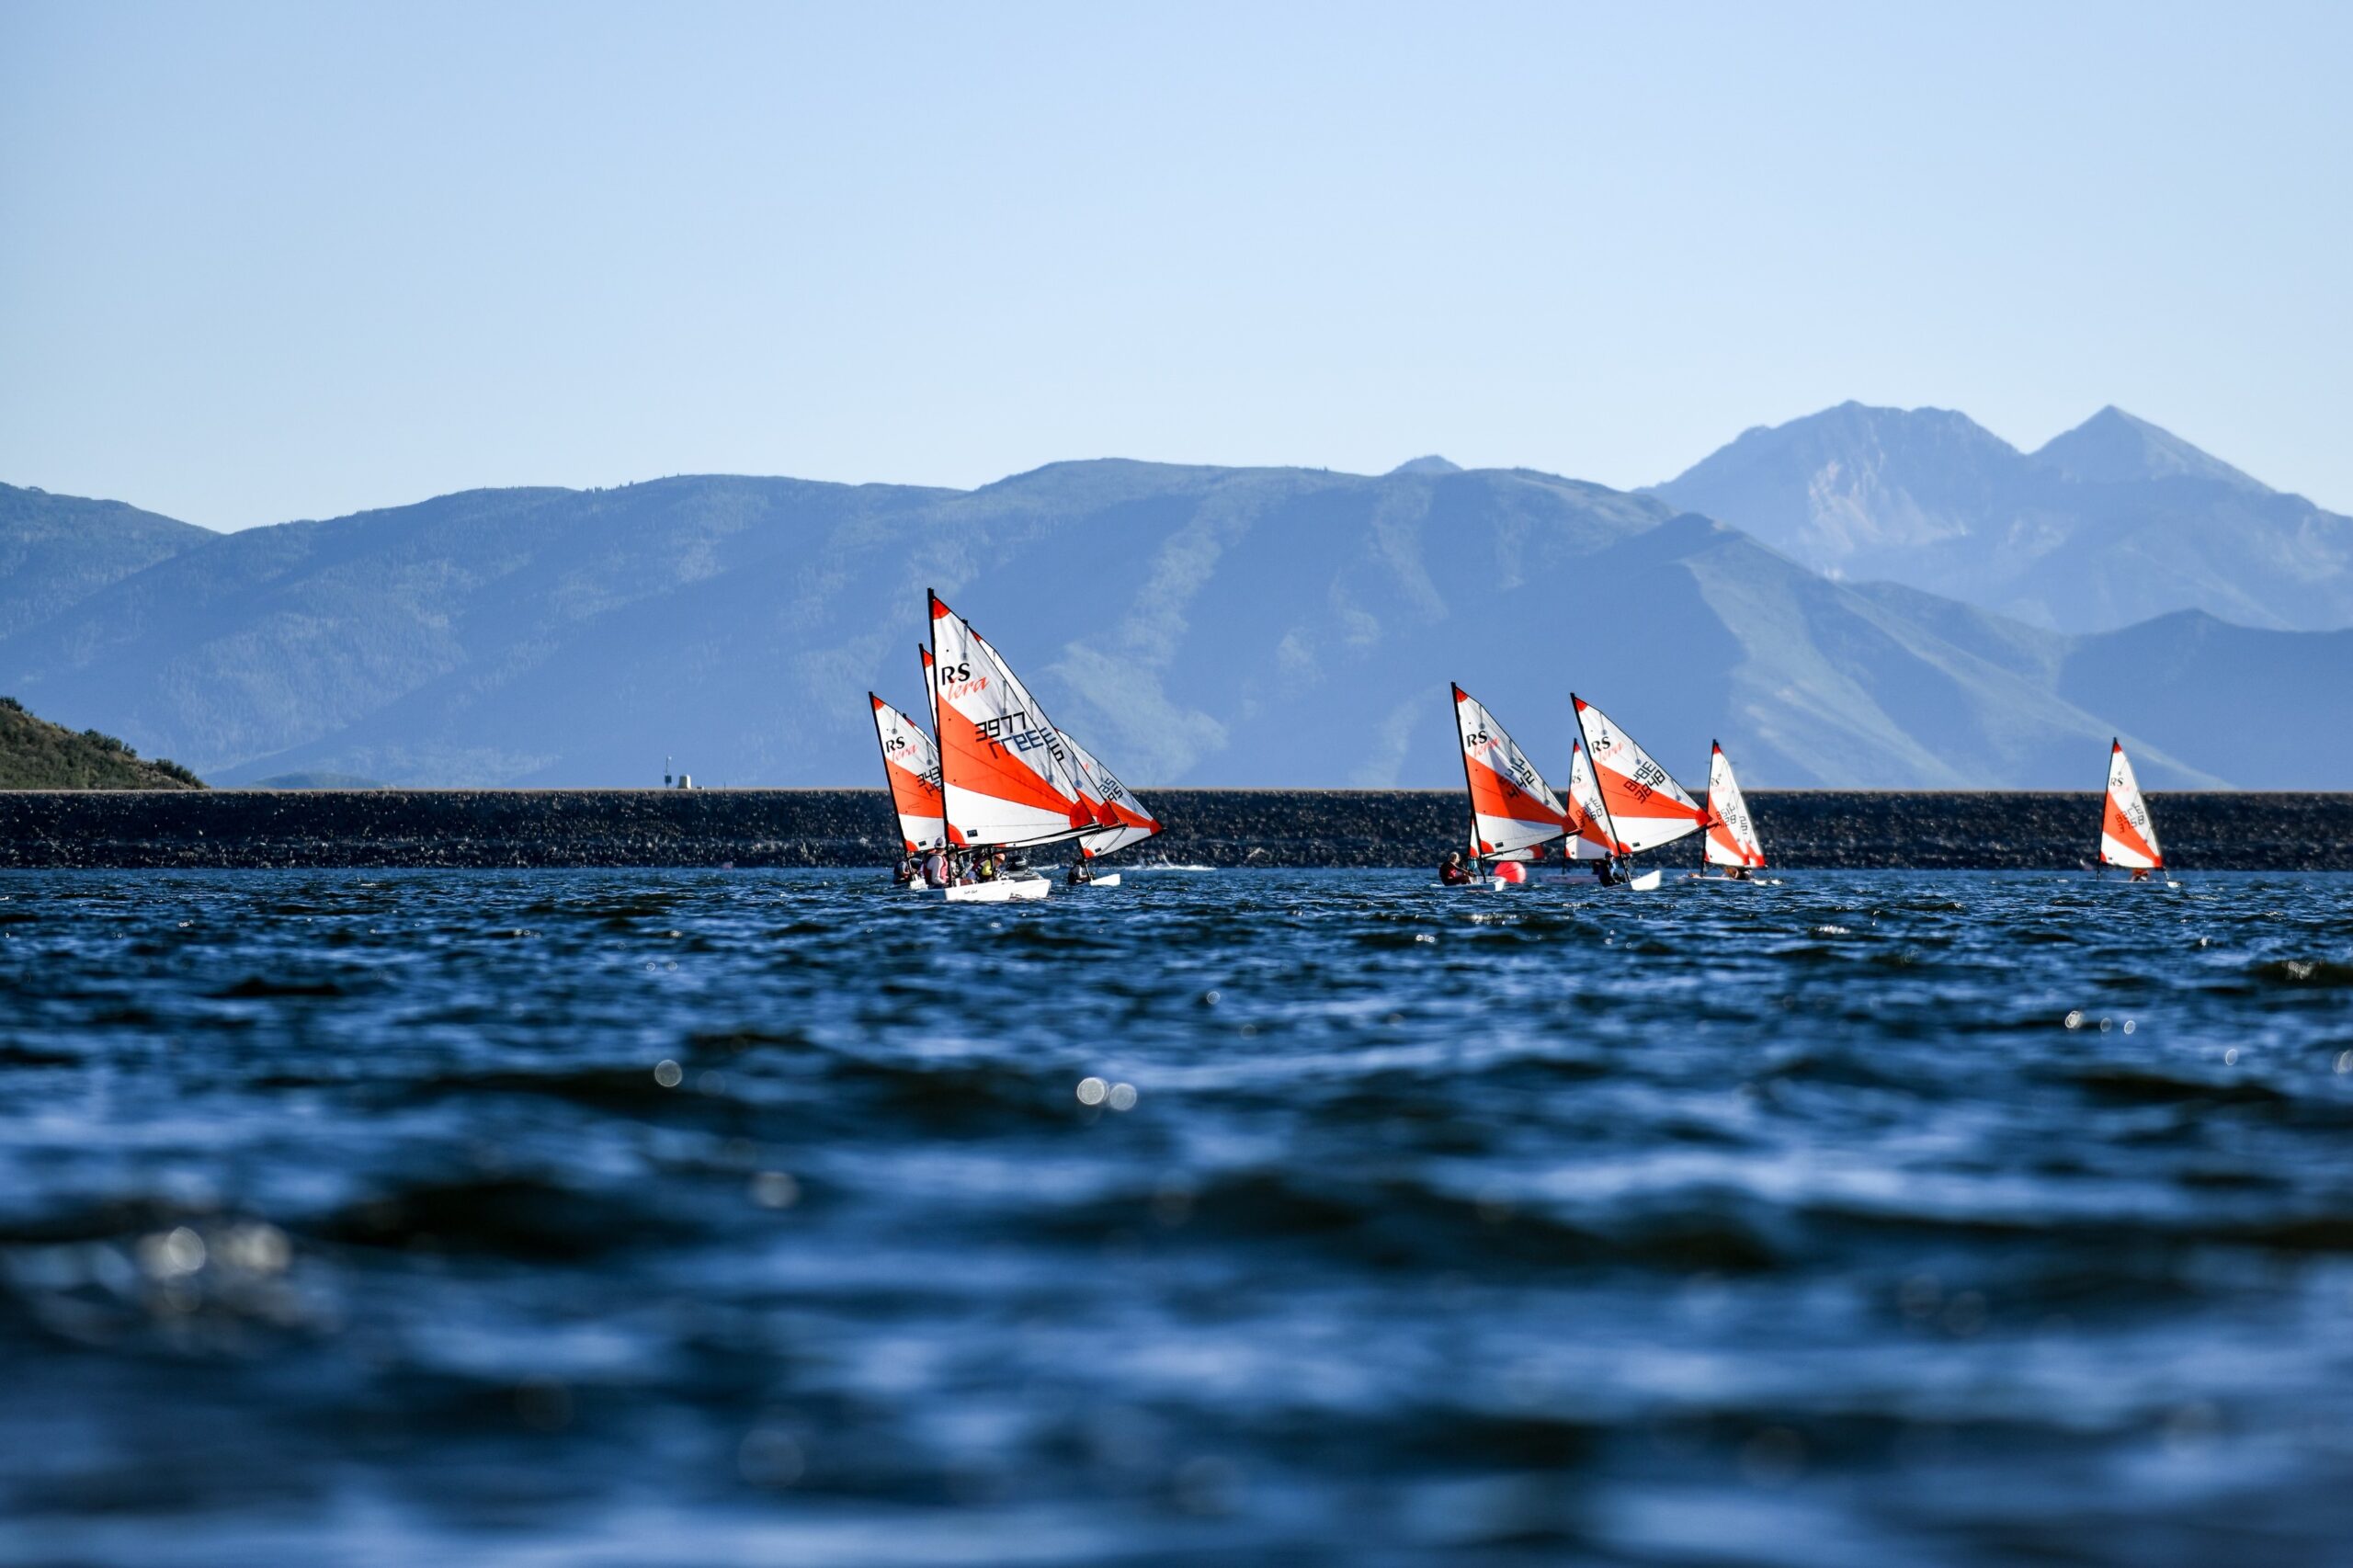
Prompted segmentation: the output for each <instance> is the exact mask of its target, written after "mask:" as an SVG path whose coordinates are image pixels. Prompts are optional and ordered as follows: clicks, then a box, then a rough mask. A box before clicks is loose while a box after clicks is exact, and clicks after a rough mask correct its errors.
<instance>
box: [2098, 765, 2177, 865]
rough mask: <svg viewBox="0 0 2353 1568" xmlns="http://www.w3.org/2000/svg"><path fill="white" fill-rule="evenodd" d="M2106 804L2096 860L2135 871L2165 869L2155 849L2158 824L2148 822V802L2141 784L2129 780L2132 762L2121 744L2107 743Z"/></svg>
mask: <svg viewBox="0 0 2353 1568" xmlns="http://www.w3.org/2000/svg"><path fill="white" fill-rule="evenodd" d="M2109 747H2110V749H2109V754H2108V805H2107V807H2106V809H2105V810H2104V811H2103V812H2101V814H2100V824H2099V858H2100V863H2101V864H2102V865H2106V866H2129V867H2131V869H2134V870H2136V871H2143V870H2145V871H2154V870H2160V869H2163V868H2164V866H2165V855H2164V852H2163V851H2161V850H2159V849H2158V847H2157V824H2154V823H2153V822H2151V821H2150V820H2149V805H2148V802H2147V801H2143V800H2142V799H2141V781H2140V780H2139V779H2137V778H2133V777H2132V759H2131V758H2130V757H2128V756H2125V755H2124V743H2123V742H2121V741H2111V742H2109Z"/></svg>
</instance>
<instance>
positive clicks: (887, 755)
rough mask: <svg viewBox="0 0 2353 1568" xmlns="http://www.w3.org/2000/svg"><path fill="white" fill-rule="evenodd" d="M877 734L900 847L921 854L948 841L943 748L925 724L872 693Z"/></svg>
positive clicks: (913, 853)
mask: <svg viewBox="0 0 2353 1568" xmlns="http://www.w3.org/2000/svg"><path fill="white" fill-rule="evenodd" d="M866 697H867V700H868V701H870V702H871V703H873V704H874V732H875V735H876V738H878V739H879V740H881V743H882V776H883V778H884V779H885V780H886V781H887V782H888V783H889V784H890V786H891V809H892V811H893V812H896V813H897V815H898V818H899V843H900V846H901V847H902V848H903V849H904V851H905V853H907V854H909V855H922V854H926V853H927V852H929V851H931V850H934V849H940V848H945V847H946V846H947V844H948V824H947V820H946V817H945V814H944V812H943V809H942V807H941V804H940V794H939V748H938V746H937V745H934V744H932V739H931V737H930V736H929V735H927V734H926V733H924V728H923V726H922V725H920V724H918V723H916V722H915V721H914V720H913V719H910V718H908V717H907V716H906V715H905V714H904V713H902V712H900V711H899V710H897V709H895V708H893V707H892V706H891V705H890V704H889V703H887V702H885V701H883V700H882V699H881V698H879V697H877V696H875V695H874V693H872V692H868V693H867V694H866Z"/></svg>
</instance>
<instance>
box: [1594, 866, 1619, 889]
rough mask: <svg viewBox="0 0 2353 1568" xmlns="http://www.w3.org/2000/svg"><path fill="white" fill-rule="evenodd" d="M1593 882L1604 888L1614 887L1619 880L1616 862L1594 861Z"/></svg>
mask: <svg viewBox="0 0 2353 1568" xmlns="http://www.w3.org/2000/svg"><path fill="white" fill-rule="evenodd" d="M1593 880H1594V881H1596V882H1597V883H1598V884H1600V885H1601V886H1603V887H1605V888H1614V887H1616V886H1617V885H1618V883H1619V882H1620V880H1621V879H1620V877H1619V875H1618V862H1617V861H1615V860H1596V861H1595V862H1594V863H1593Z"/></svg>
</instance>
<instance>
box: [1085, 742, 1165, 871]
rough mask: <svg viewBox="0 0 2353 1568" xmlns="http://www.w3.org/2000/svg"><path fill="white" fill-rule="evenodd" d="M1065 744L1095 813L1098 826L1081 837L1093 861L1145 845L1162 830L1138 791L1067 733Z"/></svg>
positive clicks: (1087, 854) (1087, 853)
mask: <svg viewBox="0 0 2353 1568" xmlns="http://www.w3.org/2000/svg"><path fill="white" fill-rule="evenodd" d="M1063 744H1064V745H1066V746H1068V747H1070V755H1071V761H1072V762H1073V763H1074V764H1075V765H1076V767H1075V771H1076V773H1077V775H1078V792H1079V795H1080V797H1081V798H1082V799H1083V800H1085V801H1086V804H1087V806H1088V808H1089V809H1090V810H1092V811H1093V812H1094V813H1095V818H1096V821H1097V824H1098V825H1097V827H1096V828H1095V829H1094V830H1093V831H1092V832H1089V833H1085V834H1081V835H1079V840H1078V846H1079V849H1080V851H1081V852H1082V853H1084V854H1085V855H1086V857H1087V858H1090V859H1092V858H1094V857H1096V856H1097V855H1108V854H1109V853H1111V851H1113V850H1114V849H1125V848H1126V847H1127V846H1129V845H1131V844H1142V842H1143V841H1144V840H1145V839H1147V838H1150V837H1151V836H1152V835H1154V834H1155V833H1158V832H1159V831H1160V824H1159V823H1158V822H1157V821H1155V820H1154V817H1153V815H1152V813H1151V812H1147V811H1145V810H1144V809H1143V802H1142V801H1139V800H1138V799H1136V796H1135V791H1134V790H1130V789H1129V788H1128V787H1127V786H1126V785H1125V784H1122V783H1120V780H1119V778H1118V776H1117V775H1115V774H1114V773H1112V771H1111V770H1110V769H1109V768H1108V767H1104V766H1103V765H1102V763H1100V762H1098V761H1097V760H1096V757H1095V754H1094V753H1092V752H1090V751H1088V750H1087V749H1086V747H1085V746H1083V745H1080V744H1078V743H1077V742H1076V741H1074V740H1072V739H1071V738H1070V736H1069V735H1068V734H1067V733H1065V734H1064V735H1063Z"/></svg>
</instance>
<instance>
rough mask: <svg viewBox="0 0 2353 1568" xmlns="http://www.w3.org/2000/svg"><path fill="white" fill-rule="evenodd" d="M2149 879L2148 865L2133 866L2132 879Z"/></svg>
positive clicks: (2138, 880) (2140, 880) (2137, 880)
mask: <svg viewBox="0 0 2353 1568" xmlns="http://www.w3.org/2000/svg"><path fill="white" fill-rule="evenodd" d="M2148 880H2149V868H2148V867H2146V866H2135V867H2133V868H2132V881H2136V882H2145V881H2148Z"/></svg>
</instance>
